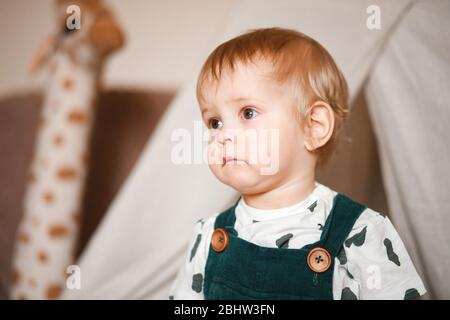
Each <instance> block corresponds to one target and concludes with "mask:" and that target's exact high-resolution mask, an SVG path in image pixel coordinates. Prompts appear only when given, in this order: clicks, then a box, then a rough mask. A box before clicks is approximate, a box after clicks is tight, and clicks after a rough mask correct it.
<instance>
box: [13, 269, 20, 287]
mask: <svg viewBox="0 0 450 320" xmlns="http://www.w3.org/2000/svg"><path fill="white" fill-rule="evenodd" d="M20 279H21V275H20V272H19V271H18V270H15V269H14V270H13V271H12V272H11V285H12V286H16V285H17V284H18V283H19V282H20Z"/></svg>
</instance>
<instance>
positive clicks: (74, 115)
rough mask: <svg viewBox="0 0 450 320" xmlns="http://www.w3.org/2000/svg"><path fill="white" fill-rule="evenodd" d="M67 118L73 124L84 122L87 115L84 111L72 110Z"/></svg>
mask: <svg viewBox="0 0 450 320" xmlns="http://www.w3.org/2000/svg"><path fill="white" fill-rule="evenodd" d="M67 118H68V120H69V122H70V123H73V124H84V123H86V121H87V115H86V114H85V113H84V112H82V111H71V112H69V114H68V116H67Z"/></svg>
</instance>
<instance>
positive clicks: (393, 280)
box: [342, 208, 426, 299]
mask: <svg viewBox="0 0 450 320" xmlns="http://www.w3.org/2000/svg"><path fill="white" fill-rule="evenodd" d="M343 248H344V251H345V256H346V257H347V258H346V260H347V268H348V270H349V271H350V272H351V273H352V275H353V276H354V277H355V279H357V280H358V282H359V283H360V286H361V287H360V293H359V294H360V297H361V298H366V299H367V298H368V299H407V298H410V297H412V295H411V292H413V293H414V296H415V297H417V296H419V295H422V294H424V293H425V292H426V290H425V287H424V285H423V283H422V280H421V279H420V276H419V275H418V273H417V271H416V269H415V267H414V264H413V263H412V260H411V258H410V256H409V254H408V252H407V250H406V248H405V246H404V244H403V241H402V239H401V238H400V235H399V234H398V232H397V230H396V229H395V227H394V225H393V224H392V223H391V221H390V219H389V218H388V217H387V216H386V215H385V214H383V213H380V212H377V211H375V210H373V209H370V208H366V209H365V210H364V211H363V212H362V213H361V215H360V216H359V218H358V219H357V220H356V222H355V224H354V225H353V228H352V231H351V232H350V234H349V235H348V237H347V239H346V240H345V241H344V244H343ZM342 254H344V253H342Z"/></svg>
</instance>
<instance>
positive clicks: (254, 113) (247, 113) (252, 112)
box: [242, 108, 258, 120]
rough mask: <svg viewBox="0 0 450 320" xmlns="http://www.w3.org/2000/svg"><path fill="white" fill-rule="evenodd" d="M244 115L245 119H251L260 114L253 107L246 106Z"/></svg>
mask: <svg viewBox="0 0 450 320" xmlns="http://www.w3.org/2000/svg"><path fill="white" fill-rule="evenodd" d="M242 115H243V116H244V118H245V119H247V120H249V119H252V118H254V117H256V116H257V115H258V112H257V111H256V110H255V109H252V108H245V109H244V111H243V113H242Z"/></svg>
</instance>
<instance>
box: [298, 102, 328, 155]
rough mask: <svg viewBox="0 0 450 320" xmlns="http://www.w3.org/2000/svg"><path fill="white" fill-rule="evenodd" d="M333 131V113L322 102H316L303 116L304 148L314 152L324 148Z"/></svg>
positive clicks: (326, 104)
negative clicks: (305, 137)
mask: <svg viewBox="0 0 450 320" xmlns="http://www.w3.org/2000/svg"><path fill="white" fill-rule="evenodd" d="M333 130H334V112H333V109H332V108H331V106H330V105H329V104H328V103H326V102H324V101H316V102H315V103H313V104H312V106H311V107H310V108H309V110H308V112H307V113H306V116H305V132H306V136H307V139H306V140H305V147H306V149H307V150H308V151H314V150H316V149H318V148H320V147H322V146H324V145H325V144H326V143H327V142H328V141H329V140H330V138H331V135H332V134H333Z"/></svg>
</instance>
